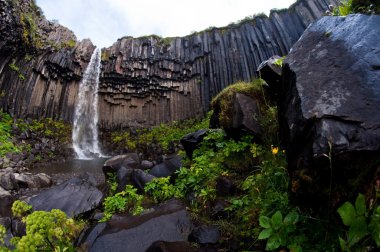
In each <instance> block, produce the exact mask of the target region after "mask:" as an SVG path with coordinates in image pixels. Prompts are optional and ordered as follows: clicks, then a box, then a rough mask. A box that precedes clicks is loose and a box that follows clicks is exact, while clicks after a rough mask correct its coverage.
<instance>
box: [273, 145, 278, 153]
mask: <svg viewBox="0 0 380 252" xmlns="http://www.w3.org/2000/svg"><path fill="white" fill-rule="evenodd" d="M277 153H278V147H273V146H272V154H273V155H277Z"/></svg>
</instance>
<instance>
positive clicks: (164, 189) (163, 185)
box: [144, 177, 182, 203]
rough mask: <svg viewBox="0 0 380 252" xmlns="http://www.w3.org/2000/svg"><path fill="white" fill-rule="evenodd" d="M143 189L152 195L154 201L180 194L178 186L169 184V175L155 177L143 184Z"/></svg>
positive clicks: (179, 195)
mask: <svg viewBox="0 0 380 252" xmlns="http://www.w3.org/2000/svg"><path fill="white" fill-rule="evenodd" d="M144 190H145V192H146V193H148V194H150V195H152V197H153V199H154V201H155V202H156V203H157V202H162V201H165V200H168V199H170V198H173V197H178V198H180V197H181V196H182V195H181V193H180V191H179V190H178V188H177V187H175V186H174V185H172V184H170V177H166V178H155V179H153V180H152V181H150V182H149V183H147V184H146V185H145V188H144Z"/></svg>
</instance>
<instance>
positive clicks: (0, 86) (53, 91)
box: [0, 0, 95, 121]
mask: <svg viewBox="0 0 380 252" xmlns="http://www.w3.org/2000/svg"><path fill="white" fill-rule="evenodd" d="M94 48H95V47H94V46H93V44H92V43H91V41H89V40H83V41H80V42H78V41H77V39H76V37H75V35H74V34H73V32H72V31H70V30H69V29H67V28H66V27H63V26H61V25H59V24H56V23H52V22H50V21H47V20H46V19H45V18H44V17H43V15H42V14H41V10H40V9H39V8H38V7H37V6H36V5H35V3H34V1H31V0H20V1H11V0H0V106H1V107H2V108H3V109H4V110H6V111H8V112H10V113H11V114H13V115H15V116H18V117H28V116H30V117H53V118H61V119H64V120H66V121H71V120H72V118H73V112H74V104H75V99H76V95H77V93H78V86H79V83H80V81H81V78H82V74H83V72H84V69H85V68H86V66H87V64H88V62H89V60H90V57H91V54H92V51H93V50H94Z"/></svg>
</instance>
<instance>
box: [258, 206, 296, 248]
mask: <svg viewBox="0 0 380 252" xmlns="http://www.w3.org/2000/svg"><path fill="white" fill-rule="evenodd" d="M298 220H299V215H298V213H297V212H296V211H291V212H290V213H288V214H287V215H286V216H285V218H284V219H283V217H282V213H281V212H280V211H276V212H275V213H274V214H273V215H272V217H271V218H269V217H267V216H264V215H261V216H260V218H259V224H260V226H261V227H262V228H264V229H263V230H262V231H261V232H260V234H259V237H258V239H259V240H265V239H268V240H267V243H266V247H265V249H266V250H275V249H278V248H279V247H285V246H286V247H288V248H289V249H291V251H302V249H301V247H300V246H299V245H298V244H295V243H294V240H293V239H292V236H291V234H292V233H293V232H294V231H295V230H296V224H297V222H298Z"/></svg>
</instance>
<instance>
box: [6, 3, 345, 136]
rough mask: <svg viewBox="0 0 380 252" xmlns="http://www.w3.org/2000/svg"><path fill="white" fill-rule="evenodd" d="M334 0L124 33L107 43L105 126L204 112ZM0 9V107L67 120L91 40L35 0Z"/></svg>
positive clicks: (103, 82) (101, 106)
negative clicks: (186, 31)
mask: <svg viewBox="0 0 380 252" xmlns="http://www.w3.org/2000/svg"><path fill="white" fill-rule="evenodd" d="M14 2H18V3H20V4H18V5H17V6H16V7H15V6H14ZM337 2H338V0H299V1H297V2H296V3H295V4H293V5H292V6H291V7H290V8H289V9H288V10H278V11H272V13H271V15H270V17H269V18H268V17H266V16H258V17H256V18H254V19H253V20H246V21H244V22H241V23H240V24H235V25H230V26H228V27H223V28H214V29H208V30H206V31H204V32H200V33H196V34H192V35H189V36H186V37H176V38H159V37H157V36H147V37H142V38H131V37H124V38H121V39H119V40H118V41H117V42H116V43H114V44H113V45H112V46H111V47H109V48H106V49H103V51H102V60H103V61H102V73H101V79H100V89H99V95H100V97H99V112H100V114H99V122H100V126H101V127H102V128H108V129H109V128H115V127H123V126H149V125H155V124H159V123H162V122H168V121H172V120H182V119H186V118H191V117H197V116H200V115H202V114H203V113H204V112H205V111H206V110H207V109H208V106H209V101H210V100H211V98H212V97H213V96H215V95H216V94H217V93H218V92H219V91H221V90H222V89H223V88H224V87H226V86H227V85H229V84H231V83H234V82H236V81H239V80H245V81H249V80H251V79H252V78H254V77H255V70H256V68H257V66H258V65H259V64H260V62H262V61H263V60H266V59H267V58H269V57H270V56H272V55H274V54H278V55H285V54H287V53H288V52H289V50H290V48H291V46H292V45H293V44H294V43H295V42H296V41H297V40H298V39H299V37H300V36H301V34H302V33H303V31H304V30H305V29H306V27H307V26H308V25H309V24H310V23H311V22H312V21H314V20H316V19H318V18H319V17H321V16H322V15H323V14H324V12H325V11H326V10H327V9H328V5H329V4H333V5H334V4H336V3H337ZM0 10H1V13H0V18H1V19H0V24H1V26H0V27H1V28H0V29H1V30H0V92H1V96H0V106H1V107H2V108H3V109H5V110H7V111H10V112H11V113H13V114H15V115H17V116H23V117H26V116H42V117H55V118H62V119H64V120H67V121H71V120H72V118H73V111H74V110H73V108H74V104H75V100H76V94H77V90H78V84H79V82H80V80H81V76H82V74H83V71H84V69H85V66H86V65H87V63H88V61H89V59H90V55H91V53H92V51H93V49H94V46H93V45H92V44H91V42H90V41H82V42H77V41H76V39H75V36H74V35H73V34H72V33H70V31H68V30H67V29H66V28H64V27H62V26H59V25H58V24H54V23H52V22H49V21H46V20H45V19H44V18H43V16H41V15H40V14H39V9H38V7H37V6H35V4H34V2H33V1H31V0H19V1H10V0H8V1H7V0H0ZM252 12H254V10H253V11H252ZM23 13H24V14H23ZM25 13H26V14H27V15H26V14H25ZM36 27H37V28H36ZM9 31H12V32H9ZM20 47H22V48H26V49H20ZM30 52H33V54H32V56H30V55H29V54H28V53H30Z"/></svg>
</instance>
